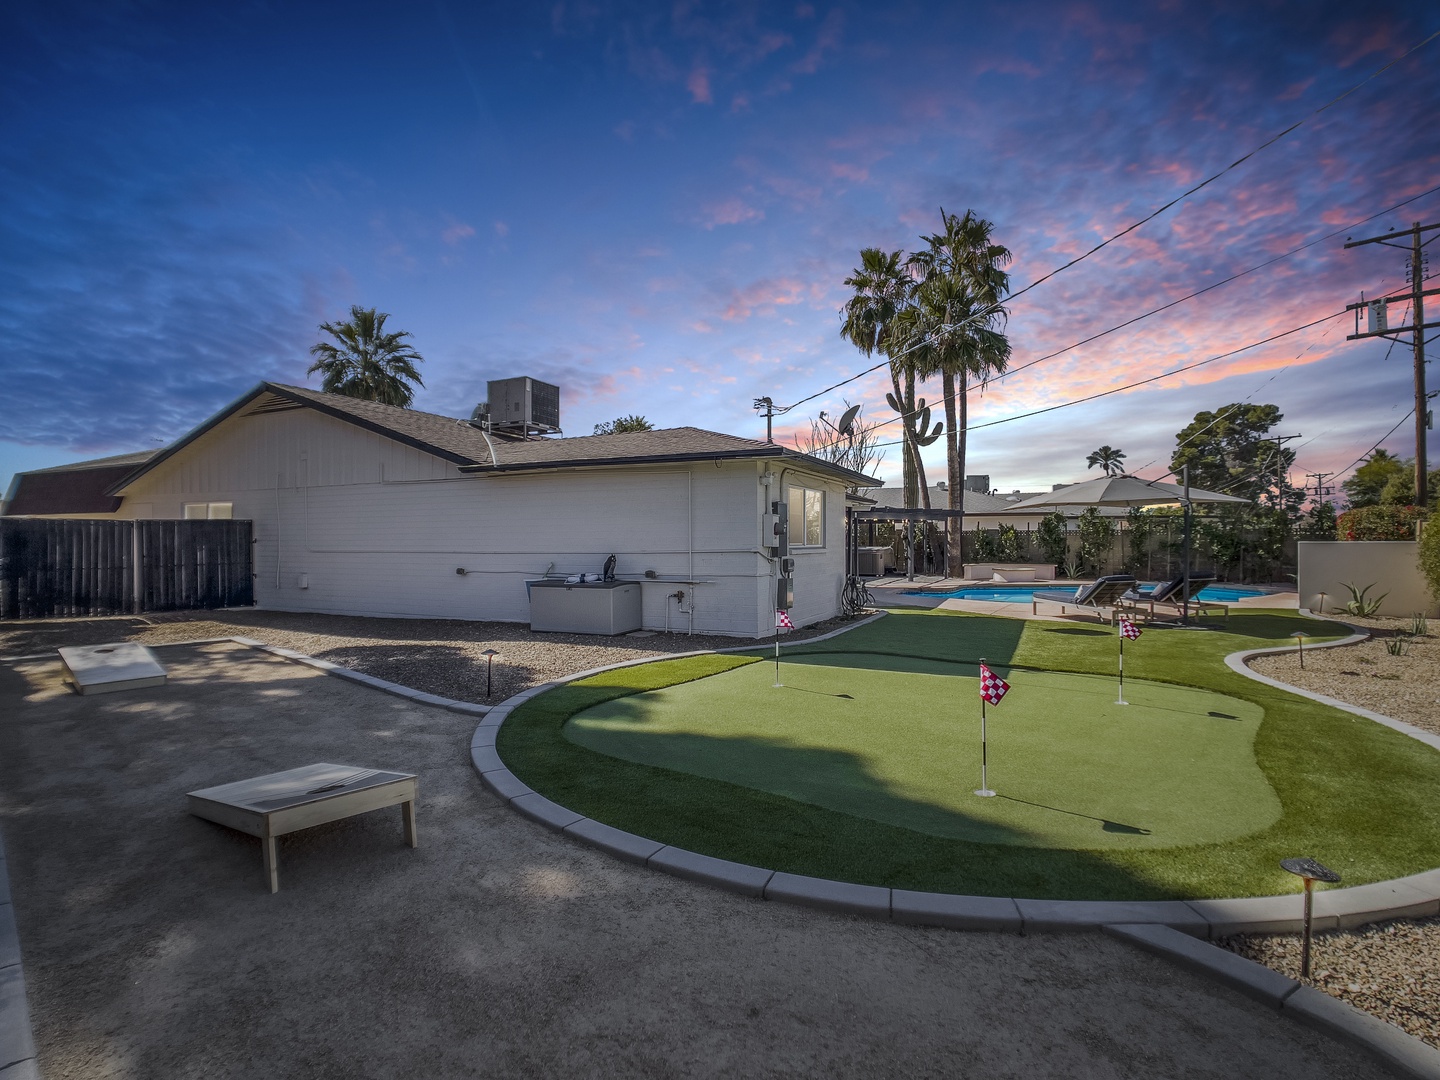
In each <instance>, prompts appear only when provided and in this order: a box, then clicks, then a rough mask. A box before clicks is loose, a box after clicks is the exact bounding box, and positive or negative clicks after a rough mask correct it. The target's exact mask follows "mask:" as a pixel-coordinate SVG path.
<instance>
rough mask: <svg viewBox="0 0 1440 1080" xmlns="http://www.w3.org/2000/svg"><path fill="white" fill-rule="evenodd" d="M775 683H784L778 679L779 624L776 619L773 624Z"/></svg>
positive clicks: (781, 684) (777, 684)
mask: <svg viewBox="0 0 1440 1080" xmlns="http://www.w3.org/2000/svg"><path fill="white" fill-rule="evenodd" d="M775 685H776V686H784V685H785V684H784V683H782V682H781V681H780V625H779V621H778V620H777V621H776V625H775Z"/></svg>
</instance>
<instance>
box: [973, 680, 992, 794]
mask: <svg viewBox="0 0 1440 1080" xmlns="http://www.w3.org/2000/svg"><path fill="white" fill-rule="evenodd" d="M980 663H981V665H982V666H983V665H984V663H985V658H984V657H983V656H982V657H981V658H980ZM987 751H988V746H987V742H986V739H985V695H984V693H983V692H982V693H981V695H980V790H979V791H977V792H975V794H976V795H979V796H981V797H982V798H986V799H988V798H990V797H991V796H993V795H994V794H995V792H993V791H991V790H990V784H989V777H988V775H987V772H986V769H987V766H988V765H989V762H988V761H987V760H986V758H987Z"/></svg>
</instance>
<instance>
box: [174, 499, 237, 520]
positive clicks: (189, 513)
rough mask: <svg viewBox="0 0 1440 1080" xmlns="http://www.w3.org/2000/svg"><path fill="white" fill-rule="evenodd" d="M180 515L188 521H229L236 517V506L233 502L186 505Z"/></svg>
mask: <svg viewBox="0 0 1440 1080" xmlns="http://www.w3.org/2000/svg"><path fill="white" fill-rule="evenodd" d="M180 513H181V516H182V517H184V518H185V520H186V521H206V520H209V521H228V520H229V519H230V518H233V517H234V516H235V504H234V503H233V502H212V503H203V502H193V503H185V504H184V506H183V507H182V508H181V511H180Z"/></svg>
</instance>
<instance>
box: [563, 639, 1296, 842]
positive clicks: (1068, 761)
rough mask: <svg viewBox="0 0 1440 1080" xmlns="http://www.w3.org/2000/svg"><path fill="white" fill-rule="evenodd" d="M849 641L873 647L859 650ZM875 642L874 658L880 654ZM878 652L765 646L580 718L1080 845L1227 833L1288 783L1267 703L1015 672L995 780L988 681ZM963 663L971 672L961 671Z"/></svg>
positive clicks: (826, 799) (785, 778)
mask: <svg viewBox="0 0 1440 1080" xmlns="http://www.w3.org/2000/svg"><path fill="white" fill-rule="evenodd" d="M845 659H846V660H848V661H851V662H852V664H853V661H855V660H857V659H860V657H858V656H857V655H856V654H847V655H846V656H845ZM871 659H872V660H873V659H874V658H871ZM947 666H949V667H950V668H951V673H948V674H930V673H914V672H901V671H890V670H884V669H883V668H881V667H876V666H866V667H860V666H836V665H821V664H814V663H809V664H785V665H783V667H782V678H783V685H782V686H780V687H776V686H775V685H774V682H775V671H774V668H773V667H772V666H771V665H770V664H768V663H763V662H760V663H754V664H750V665H747V666H745V667H741V668H735V669H732V670H730V671H725V672H722V673H720V674H716V675H712V676H710V677H708V678H704V679H698V680H695V681H692V682H686V683H682V684H680V685H678V686H671V687H666V688H663V689H659V690H652V691H649V692H646V693H641V694H631V695H627V696H625V697H621V698H615V699H613V700H611V701H607V702H604V703H602V704H600V705H596V706H594V707H592V708H589V709H586V710H584V711H582V712H579V713H577V714H576V715H575V716H573V717H571V718H570V720H569V722H568V723H567V724H566V727H565V736H566V738H568V739H570V740H571V741H572V742H575V743H578V744H579V745H581V746H584V747H587V748H588V749H590V750H594V751H597V752H598V753H602V754H608V755H610V756H612V757H617V758H623V759H625V760H627V761H632V762H637V763H640V764H644V765H654V766H659V767H662V768H666V769H673V770H676V771H678V772H683V773H690V774H693V775H695V776H704V777H709V778H710V779H713V780H721V781H726V782H729V783H732V784H738V785H741V786H743V787H747V788H754V789H757V790H759V791H765V792H769V793H771V794H774V795H780V796H784V797H786V798H789V799H796V800H799V801H801V802H806V803H812V804H814V805H816V806H822V807H827V808H829V809H831V810H836V811H839V812H842V813H847V814H854V815H857V816H859V817H864V818H869V819H870V820H872V821H877V822H882V823H885V824H888V825H894V826H898V827H901V828H905V829H910V830H914V831H915V832H918V833H925V834H928V835H931V836H937V837H949V838H952V839H958V840H972V841H978V842H981V843H991V844H1019V845H1025V846H1029V847H1041V848H1048V847H1066V848H1075V849H1090V848H1119V849H1131V850H1134V849H1142V848H1162V847H1176V846H1179V845H1183V844H1202V843H1214V842H1217V841H1222V840H1229V839H1234V838H1236V837H1240V836H1245V835H1247V834H1249V833H1253V832H1256V831H1258V830H1260V829H1263V828H1264V827H1266V826H1267V825H1269V824H1271V823H1272V822H1274V821H1275V820H1276V819H1277V818H1279V816H1280V812H1281V807H1280V800H1279V798H1278V797H1277V796H1276V795H1275V792H1274V791H1273V790H1272V789H1271V787H1270V785H1269V783H1267V782H1266V780H1265V776H1264V774H1263V773H1262V772H1261V771H1260V767H1259V766H1258V765H1257V764H1256V761H1255V754H1254V749H1253V744H1254V740H1255V734H1256V732H1257V731H1258V730H1259V727H1260V721H1261V718H1262V716H1263V710H1262V709H1260V708H1259V707H1258V706H1256V705H1254V704H1252V703H1250V702H1248V701H1242V700H1240V699H1238V698H1233V697H1227V696H1225V695H1221V694H1216V693H1214V692H1212V691H1207V690H1197V689H1192V688H1189V687H1181V686H1173V685H1166V684H1163V683H1155V682H1144V681H1139V680H1134V679H1132V680H1130V681H1129V682H1128V683H1127V684H1126V699H1127V701H1129V703H1130V704H1128V705H1119V704H1116V683H1115V680H1114V679H1113V678H1108V677H1098V676H1093V675H1070V674H1063V673H1053V672H1044V673H1042V672H1034V673H1028V672H1027V673H1024V674H1016V673H1010V677H1011V679H1012V681H1013V689H1012V690H1011V691H1010V693H1009V694H1008V695H1007V696H1006V697H1005V699H1004V701H1003V702H1002V703H1001V704H1000V705H999V706H990V707H989V720H988V723H987V731H988V750H989V753H988V760H989V770H988V777H989V783H990V786H991V788H992V789H994V790H996V791H998V792H999V795H998V797H995V798H980V797H977V796H976V795H974V794H973V789H975V788H978V787H979V786H980V714H979V702H980V698H979V682H978V679H977V678H976V677H975V675H974V674H973V673H974V672H975V670H976V669H975V667H974V665H965V666H962V665H958V664H957V665H947ZM962 671H969V672H970V673H971V674H969V675H963V674H961V672H962Z"/></svg>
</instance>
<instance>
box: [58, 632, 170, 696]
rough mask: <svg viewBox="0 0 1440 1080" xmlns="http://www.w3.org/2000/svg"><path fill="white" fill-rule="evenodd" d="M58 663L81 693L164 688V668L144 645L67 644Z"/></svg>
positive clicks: (128, 642)
mask: <svg viewBox="0 0 1440 1080" xmlns="http://www.w3.org/2000/svg"><path fill="white" fill-rule="evenodd" d="M60 662H61V663H63V664H64V665H65V670H66V671H68V672H69V673H70V679H71V681H72V682H73V683H74V684H75V689H76V690H78V691H79V692H80V693H82V694H108V693H111V692H112V691H115V690H139V689H140V688H142V687H145V686H164V685H165V669H164V668H163V667H161V666H160V661H158V660H156V659H155V654H154V653H152V652H151V651H150V650H149V649H147V648H146V647H145V646H144V645H136V644H135V643H134V642H133V641H120V642H116V643H115V644H114V645H69V646H66V647H65V648H63V649H61V650H60Z"/></svg>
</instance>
